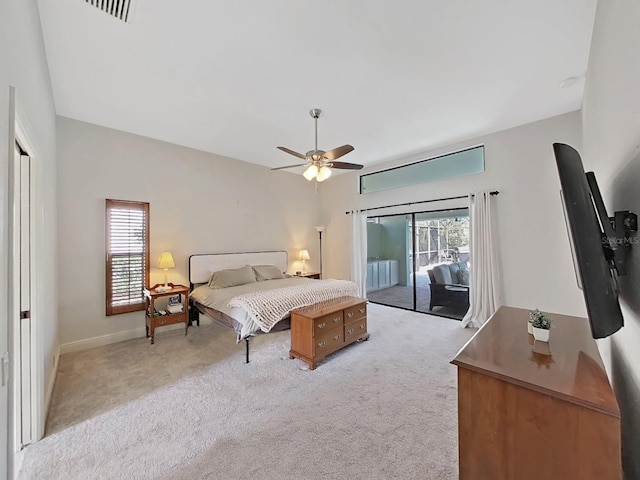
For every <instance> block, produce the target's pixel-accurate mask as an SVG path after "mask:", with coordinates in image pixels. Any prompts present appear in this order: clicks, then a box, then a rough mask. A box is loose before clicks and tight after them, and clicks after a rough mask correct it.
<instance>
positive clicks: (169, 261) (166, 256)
mask: <svg viewBox="0 0 640 480" xmlns="http://www.w3.org/2000/svg"><path fill="white" fill-rule="evenodd" d="M158 268H161V269H163V270H164V286H160V287H157V288H156V292H168V291H169V290H171V287H170V286H169V284H168V283H167V272H168V270H169V269H170V268H176V264H175V262H174V261H173V255H171V252H162V253H161V254H160V258H159V259H158Z"/></svg>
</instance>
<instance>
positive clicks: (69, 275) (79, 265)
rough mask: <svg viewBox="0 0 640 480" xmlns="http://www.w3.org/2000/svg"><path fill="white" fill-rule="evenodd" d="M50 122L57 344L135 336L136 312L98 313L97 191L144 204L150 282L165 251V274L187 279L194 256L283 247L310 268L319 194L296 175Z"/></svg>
mask: <svg viewBox="0 0 640 480" xmlns="http://www.w3.org/2000/svg"><path fill="white" fill-rule="evenodd" d="M57 129H58V158H59V162H58V167H59V169H58V175H59V190H58V206H59V211H58V219H59V249H58V251H59V276H58V282H59V284H60V285H64V288H62V289H60V295H59V297H60V298H59V318H60V341H61V343H62V344H63V347H64V351H67V350H69V349H73V348H76V347H79V346H81V345H84V346H94V345H96V344H100V343H109V342H112V341H117V340H120V339H125V338H131V337H133V336H139V335H142V334H144V314H143V312H135V313H129V314H123V315H115V316H111V317H107V316H105V229H104V223H105V216H104V209H105V199H106V198H112V199H118V200H136V201H145V202H149V203H150V218H151V220H150V236H151V242H150V249H151V267H152V268H151V283H152V284H154V283H160V282H162V281H163V278H164V275H163V272H161V271H159V270H158V269H156V268H154V266H155V264H156V263H157V259H158V256H159V254H160V252H161V251H164V250H167V251H170V252H172V254H173V257H174V259H175V261H176V268H175V269H174V270H170V271H169V281H172V282H173V283H182V284H186V285H188V281H189V280H188V276H187V275H188V257H189V255H192V254H195V253H216V252H243V251H260V250H287V251H288V252H289V261H290V268H289V271H290V272H293V271H295V270H300V267H301V264H300V263H299V261H297V260H296V255H297V252H298V250H299V249H301V248H306V249H308V250H309V253H310V255H311V261H309V262H308V269H309V270H316V271H317V268H318V267H319V265H318V253H319V240H318V233H317V232H316V230H315V229H314V228H313V226H314V225H317V224H318V218H319V216H318V214H319V196H318V195H317V194H316V193H314V187H313V183H310V182H307V181H306V180H305V179H304V178H303V177H302V176H301V175H293V174H290V173H286V172H281V171H275V172H274V171H270V170H269V169H267V168H266V167H261V166H256V165H252V164H249V163H246V162H240V161H237V160H231V159H228V158H224V157H220V156H216V155H212V154H209V153H205V152H201V151H197V150H193V149H189V148H185V147H180V146H177V145H173V144H169V143H165V142H160V141H157V140H152V139H149V138H145V137H140V136H137V135H132V134H128V133H124V132H120V131H117V130H112V129H108V128H104V127H99V126H96V125H91V124H88V123H84V122H79V121H76V120H71V119H69V118H64V117H58V122H57ZM96 337H102V338H98V339H96ZM88 339H93V340H91V341H89V342H86V340H88ZM81 341H85V342H81ZM73 342H81V344H76V345H75V347H74V346H70V345H69V344H71V345H73Z"/></svg>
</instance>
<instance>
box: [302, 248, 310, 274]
mask: <svg viewBox="0 0 640 480" xmlns="http://www.w3.org/2000/svg"><path fill="white" fill-rule="evenodd" d="M300 260H302V273H306V271H307V268H306V265H305V263H304V262H305V261H307V260H311V257H310V256H309V250H300Z"/></svg>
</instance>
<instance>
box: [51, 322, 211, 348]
mask: <svg viewBox="0 0 640 480" xmlns="http://www.w3.org/2000/svg"><path fill="white" fill-rule="evenodd" d="M200 323H201V324H202V325H207V324H209V323H212V321H211V320H209V319H207V318H206V317H205V316H204V315H200ZM179 328H184V324H183V323H178V324H175V325H167V326H165V327H162V329H161V330H156V335H157V334H158V333H160V334H162V332H168V331H171V330H177V329H179ZM146 334H147V332H146V329H145V327H140V328H134V329H132V330H124V331H122V332H115V333H110V334H108V335H100V336H98V337H93V338H86V339H84V340H77V341H75V342H69V343H63V344H62V345H60V348H59V354H60V355H64V354H65V353H71V352H81V351H83V350H89V349H91V348H96V347H102V346H104V345H110V344H112V343H118V342H124V341H125V340H132V339H134V338H141V337H144V336H146Z"/></svg>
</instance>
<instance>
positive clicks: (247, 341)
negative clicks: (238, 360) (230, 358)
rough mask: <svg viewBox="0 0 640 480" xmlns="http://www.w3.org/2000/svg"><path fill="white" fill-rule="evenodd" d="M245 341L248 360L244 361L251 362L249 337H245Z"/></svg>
mask: <svg viewBox="0 0 640 480" xmlns="http://www.w3.org/2000/svg"><path fill="white" fill-rule="evenodd" d="M244 341H245V342H246V345H247V353H246V360H245V362H244V363H249V337H247V338H245V339H244Z"/></svg>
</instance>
